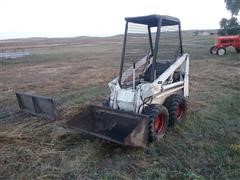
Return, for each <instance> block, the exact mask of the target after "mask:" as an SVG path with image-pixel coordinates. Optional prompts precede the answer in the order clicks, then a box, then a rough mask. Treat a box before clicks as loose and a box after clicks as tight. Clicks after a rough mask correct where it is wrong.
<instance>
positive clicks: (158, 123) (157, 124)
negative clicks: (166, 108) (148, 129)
mask: <svg viewBox="0 0 240 180" xmlns="http://www.w3.org/2000/svg"><path fill="white" fill-rule="evenodd" d="M154 129H155V132H156V133H157V134H163V133H164V132H165V129H166V119H165V117H164V115H163V114H160V115H158V116H157V117H156V119H155V121H154Z"/></svg>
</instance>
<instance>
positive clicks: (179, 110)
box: [67, 15, 189, 147]
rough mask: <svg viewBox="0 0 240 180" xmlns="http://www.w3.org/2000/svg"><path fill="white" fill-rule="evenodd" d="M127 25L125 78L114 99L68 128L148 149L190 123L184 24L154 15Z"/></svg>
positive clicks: (118, 81) (115, 84) (115, 85)
mask: <svg viewBox="0 0 240 180" xmlns="http://www.w3.org/2000/svg"><path fill="white" fill-rule="evenodd" d="M125 20H126V26H125V34H124V40H123V49H122V56H121V65H120V72H119V76H118V77H117V78H115V79H114V80H112V81H111V82H109V84H108V86H109V88H110V95H109V99H107V100H106V101H104V102H103V105H101V106H96V105H90V106H88V107H87V108H86V109H85V110H84V111H83V112H81V113H80V114H77V115H76V116H74V117H73V118H72V119H71V120H69V121H68V122H67V124H68V125H69V126H70V127H72V128H75V129H78V130H80V131H81V132H85V133H88V134H92V135H95V136H97V137H100V138H103V139H106V140H109V141H112V142H115V143H119V144H124V145H128V146H135V147H145V146H146V145H147V144H148V143H150V142H154V141H157V140H159V139H161V138H162V137H163V136H164V135H165V133H166V131H167V128H168V127H171V126H173V125H174V123H182V122H183V121H184V118H185V115H186V105H187V104H186V98H187V97H188V95H189V87H188V86H189V54H187V53H184V51H183V48H182V36H181V24H180V20H179V19H177V18H175V17H171V16H162V15H149V16H140V17H128V18H125Z"/></svg>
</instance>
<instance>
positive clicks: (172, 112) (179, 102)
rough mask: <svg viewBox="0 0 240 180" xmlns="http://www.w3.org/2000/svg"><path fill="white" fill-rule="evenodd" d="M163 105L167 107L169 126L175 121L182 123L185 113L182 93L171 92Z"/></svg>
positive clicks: (185, 108)
mask: <svg viewBox="0 0 240 180" xmlns="http://www.w3.org/2000/svg"><path fill="white" fill-rule="evenodd" d="M164 105H165V106H166V108H167V109H168V113H169V126H170V127H173V126H174V124H175V123H178V124H181V123H183V121H184V120H185V117H186V114H187V102H186V99H185V98H184V96H183V95H180V94H173V95H171V96H169V97H168V98H167V99H166V101H165V103H164Z"/></svg>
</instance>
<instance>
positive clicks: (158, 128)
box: [144, 105, 169, 143]
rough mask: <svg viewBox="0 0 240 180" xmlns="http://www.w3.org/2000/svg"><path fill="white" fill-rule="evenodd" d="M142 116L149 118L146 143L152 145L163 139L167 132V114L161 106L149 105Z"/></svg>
mask: <svg viewBox="0 0 240 180" xmlns="http://www.w3.org/2000/svg"><path fill="white" fill-rule="evenodd" d="M144 114H146V115H148V117H149V125H148V130H149V131H148V142H149V143H152V142H155V141H159V140H160V139H162V138H163V136H164V135H165V133H166V131H167V127H168V119H169V114H168V110H167V108H165V107H164V106H162V105H159V106H157V105H150V106H148V107H146V108H145V110H144Z"/></svg>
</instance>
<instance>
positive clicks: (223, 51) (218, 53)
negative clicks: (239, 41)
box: [217, 47, 226, 56]
mask: <svg viewBox="0 0 240 180" xmlns="http://www.w3.org/2000/svg"><path fill="white" fill-rule="evenodd" d="M225 54H226V49H225V48H224V47H221V48H219V49H218V50H217V55H219V56H223V55H225Z"/></svg>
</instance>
